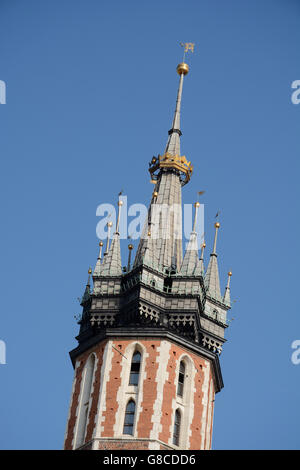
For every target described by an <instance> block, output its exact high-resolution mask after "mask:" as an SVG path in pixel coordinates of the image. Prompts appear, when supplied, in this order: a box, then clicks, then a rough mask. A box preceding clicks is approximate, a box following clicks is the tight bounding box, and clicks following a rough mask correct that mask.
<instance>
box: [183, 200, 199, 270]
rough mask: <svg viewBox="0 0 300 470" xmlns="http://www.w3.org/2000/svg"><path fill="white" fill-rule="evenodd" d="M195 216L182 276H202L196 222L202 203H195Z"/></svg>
mask: <svg viewBox="0 0 300 470" xmlns="http://www.w3.org/2000/svg"><path fill="white" fill-rule="evenodd" d="M194 207H195V215H194V224H193V230H192V232H191V236H190V240H189V243H188V246H187V249H186V252H185V254H184V258H183V262H182V266H181V269H180V274H182V275H187V276H190V275H193V276H200V275H201V274H202V269H201V262H200V260H199V254H198V243H197V233H196V231H195V228H196V222H197V211H198V209H199V207H200V202H195V204H194Z"/></svg>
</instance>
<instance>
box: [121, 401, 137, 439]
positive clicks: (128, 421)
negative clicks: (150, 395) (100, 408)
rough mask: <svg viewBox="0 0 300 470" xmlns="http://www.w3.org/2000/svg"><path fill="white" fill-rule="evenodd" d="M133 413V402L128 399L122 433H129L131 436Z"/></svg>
mask: <svg viewBox="0 0 300 470" xmlns="http://www.w3.org/2000/svg"><path fill="white" fill-rule="evenodd" d="M134 414H135V402H134V401H133V400H129V402H128V403H127V406H126V411H125V419H124V428H123V434H130V435H131V436H133V424H134Z"/></svg>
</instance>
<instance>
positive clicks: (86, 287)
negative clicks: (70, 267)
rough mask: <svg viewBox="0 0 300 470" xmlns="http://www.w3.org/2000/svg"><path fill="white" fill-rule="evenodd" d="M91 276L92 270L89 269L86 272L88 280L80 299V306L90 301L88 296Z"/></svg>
mask: <svg viewBox="0 0 300 470" xmlns="http://www.w3.org/2000/svg"><path fill="white" fill-rule="evenodd" d="M91 274H92V268H91V267H89V270H88V280H87V283H86V286H85V291H84V294H83V296H82V299H81V302H80V303H81V305H83V304H85V302H87V301H88V300H89V299H90V294H91Z"/></svg>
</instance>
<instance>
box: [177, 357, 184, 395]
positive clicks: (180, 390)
mask: <svg viewBox="0 0 300 470" xmlns="http://www.w3.org/2000/svg"><path fill="white" fill-rule="evenodd" d="M184 376H185V363H184V362H183V361H180V365H179V374H178V383H177V395H179V396H180V397H183V388H184Z"/></svg>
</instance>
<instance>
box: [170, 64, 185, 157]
mask: <svg viewBox="0 0 300 470" xmlns="http://www.w3.org/2000/svg"><path fill="white" fill-rule="evenodd" d="M188 71H189V66H188V65H187V64H185V63H184V62H182V63H181V64H179V65H178V67H177V73H178V74H179V75H180V79H179V87H178V92H177V100H176V108H175V112H174V118H173V123H172V127H171V129H170V130H169V138H168V142H167V145H166V149H165V153H170V154H171V155H180V136H181V135H182V132H181V130H180V108H181V97H182V88H183V77H184V75H186V74H187V73H188Z"/></svg>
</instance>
